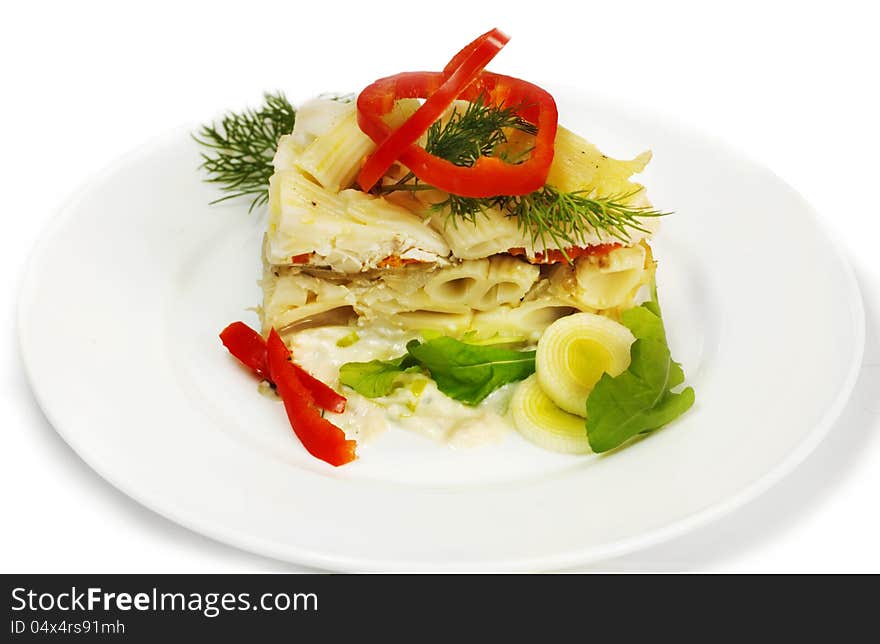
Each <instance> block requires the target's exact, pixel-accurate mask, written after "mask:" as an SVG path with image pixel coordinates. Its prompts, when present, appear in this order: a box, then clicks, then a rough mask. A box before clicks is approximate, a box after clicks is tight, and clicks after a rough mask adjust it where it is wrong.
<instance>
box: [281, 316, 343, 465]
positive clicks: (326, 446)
mask: <svg viewBox="0 0 880 644" xmlns="http://www.w3.org/2000/svg"><path fill="white" fill-rule="evenodd" d="M266 346H267V355H268V359H269V372H270V374H271V375H272V380H273V381H274V382H275V386H276V388H277V390H278V393H279V395H280V396H281V400H282V401H284V410H285V411H286V412H287V418H288V420H289V421H290V426H291V427H292V428H293V431H294V433H295V434H296V435H297V438H299V440H300V441H301V442H302V444H303V447H305V448H306V450H307V451H308V452H309V454H311V455H312V456H314V457H315V458H319V459H321V460H322V461H326V462H327V463H330V465H334V466H337V467H338V466H340V465H345V464H346V463H350V462H351V461H353V460H354V459H355V458H357V456H356V454H355V448H356V447H357V443H356V442H355V441H353V440H347V439H346V438H345V432H343V431H342V430H341V429H339V428H338V427H337V426H336V425H334V424H333V423H331V422H330V421H328V420H327V419H325V418H323V417H322V416H321V414H320V412H319V411H318V409H317V407H315V406H314V405H313V404H312V398H311V395H310V394H309V392H308V390H307V389H306V388H305V385H304V384H303V383H302V382H301V381H300V379H299V376H298V375H297V371H296V369H294V368H293V363H292V362H291V357H290V351H288V350H287V347H286V346H285V345H284V342H283V341H282V340H281V336H279V335H278V333H277V332H276V331H275V329H272V330H271V331H270V332H269V340H268V342H267V343H266Z"/></svg>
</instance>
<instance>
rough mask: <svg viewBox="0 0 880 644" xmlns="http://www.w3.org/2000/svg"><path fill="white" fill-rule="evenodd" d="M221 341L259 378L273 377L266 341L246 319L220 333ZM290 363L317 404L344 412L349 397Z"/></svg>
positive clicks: (323, 407)
mask: <svg viewBox="0 0 880 644" xmlns="http://www.w3.org/2000/svg"><path fill="white" fill-rule="evenodd" d="M220 340H221V341H222V342H223V346H225V347H226V348H227V349H229V353H231V354H232V355H233V356H235V357H236V358H237V359H238V361H239V362H241V363H242V364H243V365H244V366H246V367H249V368H250V369H252V370H253V372H254V373H256V374H257V375H258V376H260V378H264V379H265V380H270V381H271V380H272V378H270V377H269V365H268V358H267V356H266V341H265V340H264V339H263V336H261V335H260V334H259V333H257V332H256V331H254V330H253V329H252V328H250V327H249V326H248V325H247V324H245V323H244V322H233V323H232V324H230V325H229V326H227V327H226V328H225V329H223V331H221V332H220ZM291 365H292V366H293V369H294V370H295V371H296V375H297V377H298V378H299V380H300V382H302V384H303V386H304V387H305V388H306V390H307V391H308V392H309V395H310V396H311V399H312V400H313V401H314V403H315V404H316V405H318V407H320V408H321V409H326V410H327V411H332V412H336V413H337V414H341V413H342V412H344V411H345V403H346V399H345V397H344V396H341V395H339V394H338V393H337V392H335V391H334V390H333V389H331V388H330V387H328V386H327V385H325V384H324V383H323V382H321V381H320V380H318V379H317V378H315V377H314V376H312V375H311V374H310V373H309V372H308V371H306V370H305V369H303V368H302V367H300V366H299V365H298V364H296V363H294V362H291ZM276 384H277V383H276Z"/></svg>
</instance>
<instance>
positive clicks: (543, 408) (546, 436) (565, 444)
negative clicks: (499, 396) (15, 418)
mask: <svg viewBox="0 0 880 644" xmlns="http://www.w3.org/2000/svg"><path fill="white" fill-rule="evenodd" d="M510 416H511V418H512V419H513V424H514V425H515V426H516V429H517V431H518V432H519V433H520V434H522V436H523V437H524V438H526V439H527V440H529V441H531V442H532V443H534V444H536V445H538V446H540V447H543V448H544V449H549V450H551V451H554V452H563V453H565V454H589V453H590V452H591V450H590V442H589V441H588V440H587V429H586V426H585V424H584V419H583V418H581V417H580V416H575V415H574V414H569V413H568V412H564V411H562V410H561V409H560V408H559V407H557V406H556V405H555V404H554V403H553V401H552V400H550V398H549V397H548V396H547V394H545V393H544V390H543V389H541V385H540V384H539V383H538V379H537V378H536V377H535V376H529V377H528V378H527V379H525V380H523V381H522V382H521V383H520V384H519V386H518V387H517V388H516V391H515V392H514V394H513V398H512V399H511V401H510Z"/></svg>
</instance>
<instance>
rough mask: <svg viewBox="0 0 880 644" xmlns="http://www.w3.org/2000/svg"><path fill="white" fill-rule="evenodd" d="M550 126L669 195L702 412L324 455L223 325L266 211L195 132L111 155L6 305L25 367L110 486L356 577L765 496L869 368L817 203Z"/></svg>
mask: <svg viewBox="0 0 880 644" xmlns="http://www.w3.org/2000/svg"><path fill="white" fill-rule="evenodd" d="M556 95H557V97H559V98H560V100H559V104H560V114H561V115H562V119H563V123H564V124H566V125H567V126H569V127H570V128H572V129H573V130H575V131H576V132H581V133H583V134H585V135H587V136H588V137H589V138H591V139H592V140H594V141H595V142H596V143H598V144H599V146H600V147H601V148H602V149H603V150H605V151H607V152H609V153H611V154H614V155H625V154H631V153H635V152H638V151H641V150H642V149H644V148H647V147H650V148H652V149H653V150H654V161H653V162H652V163H651V165H650V169H649V171H648V172H646V173H645V175H644V182H645V183H646V184H647V185H648V187H649V191H650V194H651V196H652V198H653V201H654V202H655V204H657V205H658V206H659V207H661V208H664V209H673V210H675V211H676V214H675V215H674V216H672V217H670V218H668V219H667V220H666V221H665V223H664V226H663V229H662V231H661V234H660V235H659V237H658V239H657V240H656V244H655V251H656V256H657V258H658V259H659V262H660V268H659V283H660V294H661V302H662V304H663V307H664V314H665V318H666V325H667V328H668V330H669V334H670V343H671V344H672V348H673V355H674V356H676V358H678V359H679V360H681V361H682V362H683V363H684V366H685V371H686V373H687V376H688V381H689V382H690V384H692V385H693V386H694V387H695V389H696V392H697V404H696V406H695V407H694V409H693V410H692V411H691V412H690V413H689V414H687V415H686V416H684V417H683V418H682V419H680V420H679V421H677V422H676V423H674V424H673V425H670V426H669V427H667V428H665V429H663V430H661V431H660V432H657V433H656V434H654V435H652V436H650V437H649V438H647V439H646V440H642V441H640V442H638V443H636V444H633V445H631V446H630V447H628V448H626V449H624V450H620V451H618V452H616V453H612V454H609V455H606V456H603V457H600V458H597V457H587V458H585V457H565V456H562V455H556V454H551V453H548V452H544V451H542V450H540V449H538V448H535V447H533V446H531V445H530V444H527V443H525V442H524V441H523V440H522V439H520V438H519V436H518V435H517V434H515V433H511V434H510V435H509V436H507V437H506V439H505V441H504V442H503V443H502V444H501V445H497V446H492V447H484V448H478V449H471V450H453V449H449V448H444V447H441V446H438V445H436V444H434V443H432V442H430V441H429V440H428V439H425V438H422V437H419V436H416V435H410V434H406V433H393V432H386V433H385V434H384V435H383V436H382V437H381V438H380V439H379V440H377V441H376V442H375V443H373V444H369V445H365V446H363V447H361V448H360V450H359V454H360V458H359V460H358V461H356V462H355V463H353V464H351V465H348V466H345V467H342V468H339V469H334V468H331V467H330V466H327V465H325V464H324V463H322V462H319V461H316V460H315V459H313V458H311V457H309V456H308V455H307V454H306V453H305V451H304V450H303V448H302V447H301V446H300V445H299V443H298V442H297V441H296V439H295V438H294V437H293V436H292V434H291V432H290V429H289V426H288V424H287V421H286V418H285V416H284V412H283V409H282V407H281V406H280V405H278V404H272V403H271V402H270V401H269V400H267V399H266V398H264V397H262V396H260V395H258V394H257V392H256V390H255V387H254V385H253V381H252V379H251V378H250V377H249V376H248V375H247V374H245V373H244V370H242V369H238V368H236V367H235V365H234V364H233V362H232V360H231V359H230V358H229V356H227V354H226V353H225V351H224V350H223V349H222V347H221V346H220V343H219V341H218V339H217V333H218V332H219V331H220V329H222V328H223V326H224V325H225V324H226V323H228V322H230V321H232V320H236V319H245V320H246V321H249V322H251V323H254V324H256V316H255V315H254V314H253V313H252V312H249V311H247V310H246V308H247V307H250V306H254V305H255V304H257V302H258V301H259V290H258V287H257V286H256V283H255V282H256V279H257V278H258V276H259V271H260V260H259V244H260V236H261V234H262V229H263V225H264V221H263V218H262V217H261V216H256V215H252V216H248V215H247V213H246V205H242V203H237V204H226V205H223V206H214V207H211V206H208V201H210V200H211V199H212V198H214V197H216V193H215V192H214V191H213V189H211V188H210V187H208V186H206V185H204V184H203V183H202V182H201V176H200V175H199V174H198V173H197V172H196V171H195V167H196V165H197V163H198V157H197V155H198V150H197V149H196V146H195V144H194V143H193V142H192V141H191V140H190V139H189V137H188V131H186V130H181V131H178V132H175V133H173V134H170V135H168V136H166V137H164V138H162V139H161V140H159V141H156V142H154V143H153V144H151V145H149V146H147V147H145V148H142V149H140V150H137V151H136V152H134V153H133V154H131V155H129V156H128V157H127V158H125V159H123V160H121V161H120V162H119V163H117V164H114V165H113V166H112V168H111V169H110V170H109V171H107V172H105V173H104V175H103V176H101V177H100V178H98V179H97V180H96V181H94V182H93V183H92V184H91V185H90V186H89V187H88V188H86V189H85V190H83V192H82V193H81V194H80V195H79V196H78V197H77V198H75V199H73V200H72V201H71V202H70V203H69V204H68V205H67V206H66V207H65V208H64V210H63V212H62V213H61V215H60V216H59V217H58V218H57V219H56V220H55V222H54V223H53V224H52V225H51V226H50V228H49V230H47V231H46V232H45V233H44V235H43V237H42V239H41V240H40V242H39V244H38V246H37V248H36V250H35V251H34V253H33V256H32V260H31V263H30V266H29V269H28V271H27V275H26V279H25V282H24V285H23V289H22V299H21V306H20V318H19V323H20V336H21V345H22V352H23V356H24V361H25V364H26V367H27V371H28V375H29V377H30V379H31V383H32V385H33V388H34V391H35V393H36V395H37V398H38V400H39V402H40V404H41V405H42V406H43V409H44V410H45V412H46V414H47V416H48V417H49V419H50V420H51V421H52V423H53V424H54V425H55V427H56V428H57V429H58V431H59V433H61V435H62V436H63V437H64V439H65V440H66V441H67V442H68V443H69V444H70V445H71V447H73V449H74V450H76V452H77V453H78V454H79V455H80V456H81V457H82V458H83V459H84V460H85V461H86V462H87V463H89V464H90V465H91V466H92V467H93V468H94V469H95V470H96V471H98V472H99V473H100V474H101V475H102V476H104V477H105V478H106V479H107V480H108V481H110V482H111V483H112V484H113V485H115V486H117V487H118V488H120V489H121V490H123V491H124V492H126V493H127V494H129V495H130V496H132V497H133V498H134V499H136V500H138V501H140V502H141V503H143V504H144V505H146V506H148V507H150V508H152V509H153V510H155V511H157V512H159V513H161V514H163V515H165V516H167V517H169V518H171V519H173V520H174V521H177V522H179V523H181V524H183V525H185V526H188V527H190V528H192V529H194V530H197V531H199V532H202V533H204V534H206V535H209V536H211V537H213V538H216V539H218V540H220V541H224V542H227V543H230V544H234V545H236V546H239V547H241V548H245V549H248V550H252V551H254V552H258V553H261V554H265V555H269V556H272V557H277V558H280V559H285V560H289V561H294V562H298V563H302V564H307V565H312V566H318V567H324V568H331V569H358V570H368V569H377V570H468V569H477V570H509V569H518V570H520V569H527V570H531V569H553V568H560V567H567V566H572V565H577V564H584V563H587V562H591V561H596V560H598V559H600V558H604V557H609V556H614V555H620V554H622V553H625V552H628V551H632V550H634V549H637V548H642V547H645V546H648V545H651V544H654V543H656V542H658V541H660V540H663V539H667V538H670V537H672V536H675V535H678V534H681V533H683V532H685V531H686V530H689V529H691V528H694V527H695V526H698V525H701V524H704V523H706V522H707V521H709V520H711V519H714V518H716V517H718V516H720V515H721V514H723V513H725V512H727V511H729V510H731V509H733V508H734V507H736V506H738V505H740V504H742V503H744V502H745V501H747V500H748V499H750V498H753V497H755V496H756V495H757V494H758V493H760V492H761V491H763V490H765V489H766V488H767V487H769V486H770V485H771V484H772V483H773V482H775V481H776V480H778V479H779V478H780V477H781V476H782V475H783V474H785V473H786V472H788V471H789V470H791V469H792V468H793V467H794V466H795V465H796V464H797V463H798V462H800V461H801V460H802V459H803V458H804V457H805V456H806V455H807V453H808V452H809V451H810V450H811V449H812V448H813V447H815V446H816V445H817V444H818V442H819V441H820V439H821V438H822V436H823V435H824V434H825V433H826V432H827V431H828V429H829V428H830V427H831V424H832V422H833V420H834V419H835V418H836V417H837V415H838V413H839V412H840V411H841V409H842V406H843V403H844V402H845V399H846V397H847V396H848V394H849V392H850V390H851V389H852V387H853V384H854V382H855V377H856V373H857V370H858V367H859V364H860V362H861V354H862V347H863V337H864V314H863V310H862V304H861V299H860V296H859V293H858V289H857V286H856V283H855V280H854V279H853V276H852V273H851V271H850V269H849V268H848V266H847V265H846V263H845V261H844V260H843V259H842V258H841V256H840V255H839V254H838V252H837V250H836V248H835V246H834V244H832V243H831V242H830V240H829V239H828V237H827V236H826V234H825V233H824V232H823V231H822V230H821V229H820V227H819V226H818V225H817V222H816V219H815V216H814V213H813V211H812V210H811V208H810V207H809V206H808V205H807V204H806V203H805V202H804V201H803V200H802V199H801V198H800V197H799V196H798V195H797V194H796V193H795V192H794V191H793V190H792V189H790V188H789V187H787V186H786V185H785V184H784V183H783V182H782V181H780V180H779V179H778V178H777V177H775V176H774V175H773V174H772V173H770V172H769V171H767V170H765V169H763V168H761V167H758V166H756V165H755V164H753V163H751V162H749V161H747V160H745V159H743V158H741V157H740V156H738V155H737V154H736V153H734V152H732V151H731V150H729V149H727V148H726V147H725V146H723V145H722V144H720V143H719V142H717V141H714V140H712V139H709V138H707V137H706V136H704V135H702V134H698V133H695V132H693V131H691V130H688V129H686V128H684V127H682V126H680V125H678V124H675V123H671V122H668V121H665V120H663V119H660V118H658V117H655V116H652V115H651V114H646V113H641V112H638V111H634V110H631V109H628V108H622V107H621V106H616V105H606V104H604V103H601V102H599V101H596V100H594V99H592V98H587V97H584V96H582V95H579V94H577V93H574V92H571V91H568V92H557V93H556Z"/></svg>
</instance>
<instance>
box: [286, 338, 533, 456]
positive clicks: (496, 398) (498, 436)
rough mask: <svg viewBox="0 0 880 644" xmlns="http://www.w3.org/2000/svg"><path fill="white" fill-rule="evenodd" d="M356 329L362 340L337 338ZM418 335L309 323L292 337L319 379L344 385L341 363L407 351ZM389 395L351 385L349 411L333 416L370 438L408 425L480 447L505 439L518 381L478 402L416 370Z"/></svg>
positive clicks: (298, 356)
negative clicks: (456, 396)
mask: <svg viewBox="0 0 880 644" xmlns="http://www.w3.org/2000/svg"><path fill="white" fill-rule="evenodd" d="M352 331H355V332H356V333H357V335H358V338H359V339H358V340H357V341H356V342H354V344H351V345H349V346H347V347H340V346H338V345H337V342H338V341H339V340H341V339H343V338H346V337H347V336H349V335H350V334H351V332H352ZM414 337H417V335H416V334H414V333H404V332H402V331H399V330H391V329H381V328H373V329H365V328H361V327H356V328H355V327H349V326H346V327H342V326H328V327H317V328H314V329H306V330H303V331H299V332H297V333H295V334H292V335H290V336H288V337H287V338H286V340H287V342H288V345H289V346H290V349H291V352H292V353H293V356H294V360H296V362H297V363H298V364H300V365H301V366H302V367H303V368H304V369H306V370H307V371H309V372H310V373H311V374H312V375H314V376H315V377H316V378H318V379H319V380H322V381H323V382H326V383H327V384H329V385H330V386H332V387H333V388H334V389H337V390H340V391H341V389H340V385H339V368H340V367H341V366H342V365H343V364H345V363H346V362H368V361H370V360H389V359H392V358H397V357H399V356H401V355H403V354H404V353H405V352H406V343H407V342H408V341H409V340H411V339H413V338H414ZM401 383H402V386H400V387H397V388H396V389H395V390H394V391H392V392H391V394H389V395H388V396H383V397H381V398H373V399H370V398H366V397H364V396H361V395H360V394H358V393H356V392H354V391H352V390H351V389H346V390H345V391H344V392H343V394H344V395H345V397H346V398H348V403H347V405H346V409H345V412H344V413H342V414H332V413H328V416H327V418H328V419H329V420H331V421H332V422H333V424H335V425H337V426H338V427H340V428H341V429H342V430H343V431H344V432H345V435H346V436H347V437H348V438H352V439H355V440H360V441H370V440H372V439H374V438H375V437H376V436H378V435H379V434H381V433H382V432H384V431H386V430H396V429H403V430H406V431H412V432H416V433H418V434H422V435H424V436H427V437H429V438H432V439H433V440H435V441H437V442H439V443H443V444H446V445H449V446H451V447H476V446H480V445H485V444H491V443H497V442H500V441H501V440H502V439H503V438H504V435H505V434H506V433H507V432H510V431H513V426H512V425H511V423H510V422H509V421H508V420H507V419H506V418H505V414H506V413H507V406H508V403H509V402H510V397H511V396H512V394H513V388H514V387H515V386H516V385H515V384H510V385H505V386H504V387H501V388H499V389H498V390H497V391H495V392H493V393H492V394H491V395H489V396H488V397H487V398H486V399H485V400H484V401H483V402H481V403H480V404H479V405H477V406H475V407H470V406H468V405H465V404H463V403H460V402H458V401H457V400H453V399H452V398H449V397H448V396H446V395H445V394H443V393H442V392H441V391H440V390H439V389H437V385H436V384H435V383H434V381H433V380H431V379H429V378H427V377H426V376H424V375H421V374H417V373H413V374H406V375H404V376H402V378H401Z"/></svg>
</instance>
